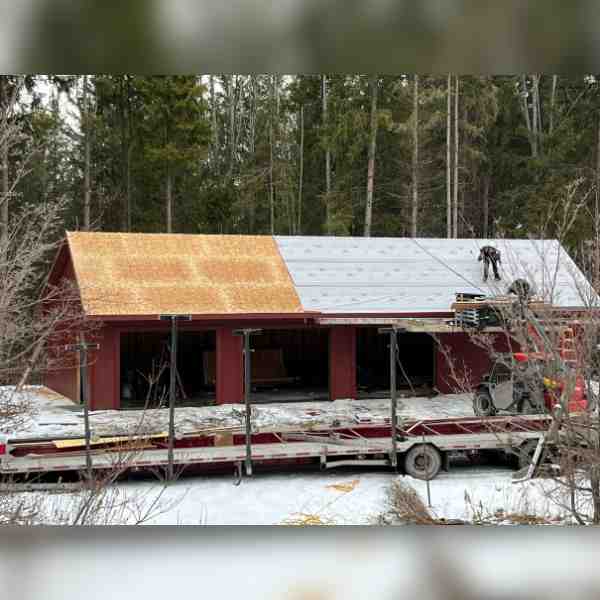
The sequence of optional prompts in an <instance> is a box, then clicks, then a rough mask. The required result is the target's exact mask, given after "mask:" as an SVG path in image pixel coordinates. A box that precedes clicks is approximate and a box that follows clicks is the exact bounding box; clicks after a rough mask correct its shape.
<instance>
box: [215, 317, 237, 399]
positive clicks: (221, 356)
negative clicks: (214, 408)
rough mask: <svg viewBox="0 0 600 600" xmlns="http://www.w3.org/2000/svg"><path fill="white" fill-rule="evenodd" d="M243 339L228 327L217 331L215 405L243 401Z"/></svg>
mask: <svg viewBox="0 0 600 600" xmlns="http://www.w3.org/2000/svg"><path fill="white" fill-rule="evenodd" d="M242 350H243V338H242V336H239V335H233V329H232V328H230V327H219V328H218V329H217V357H216V363H217V365H216V367H217V368H216V371H217V385H216V388H217V390H216V391H217V404H233V403H236V402H243V400H244V361H243V352H242Z"/></svg>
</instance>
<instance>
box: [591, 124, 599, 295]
mask: <svg viewBox="0 0 600 600" xmlns="http://www.w3.org/2000/svg"><path fill="white" fill-rule="evenodd" d="M596 135H597V138H596V189H595V195H594V269H593V281H592V285H593V286H594V287H596V286H597V285H598V284H600V113H598V130H597V133H596Z"/></svg>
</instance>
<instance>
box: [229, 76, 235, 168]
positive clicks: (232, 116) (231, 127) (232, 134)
mask: <svg viewBox="0 0 600 600" xmlns="http://www.w3.org/2000/svg"><path fill="white" fill-rule="evenodd" d="M233 77H234V76H233V75H230V76H229V79H228V80H227V95H228V96H229V177H232V175H233V163H234V162H235V94H234V89H233Z"/></svg>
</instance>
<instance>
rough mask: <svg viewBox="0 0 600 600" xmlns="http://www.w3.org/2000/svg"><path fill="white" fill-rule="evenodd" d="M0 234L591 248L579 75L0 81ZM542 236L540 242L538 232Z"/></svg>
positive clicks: (598, 159)
mask: <svg viewBox="0 0 600 600" xmlns="http://www.w3.org/2000/svg"><path fill="white" fill-rule="evenodd" d="M0 104H1V106H2V115H3V119H4V120H5V121H8V122H9V123H17V124H18V128H19V129H18V130H19V135H18V136H15V135H12V136H8V137H6V143H5V142H2V140H0V142H1V145H2V149H1V150H2V152H1V153H0V157H1V159H2V167H3V177H2V180H1V182H0V183H1V185H2V188H1V189H0V194H1V197H2V198H3V199H4V202H3V206H2V208H3V210H2V212H1V213H0V216H1V217H2V222H3V223H4V222H5V220H6V219H7V218H9V217H10V214H11V211H13V210H14V209H15V207H16V206H28V205H39V204H43V203H45V202H48V201H50V200H54V199H62V200H63V201H64V202H65V203H66V206H67V207H68V208H67V210H66V211H65V222H64V226H65V228H67V229H88V228H89V229H94V230H104V231H140V232H163V231H174V232H188V233H194V232H204V233H212V232H214V233H276V234H303V235H305V234H306V235H308V234H311V235H323V234H328V233H329V234H333V235H372V236H383V235H387V236H410V235H413V236H415V235H416V236H425V237H429V236H437V237H446V236H458V237H477V236H487V235H489V236H496V235H504V236H510V237H526V236H528V235H532V236H536V237H537V236H539V235H540V234H545V235H552V234H553V233H554V232H553V227H554V220H553V218H550V219H548V213H549V212H550V211H551V210H554V209H552V207H555V206H561V203H563V202H564V199H565V198H567V197H568V195H569V194H570V195H571V200H572V199H573V196H575V200H577V199H582V201H584V206H583V207H582V209H581V210H579V212H578V214H577V222H576V223H575V226H574V227H573V228H572V229H571V233H570V237H569V238H568V240H567V241H568V243H569V245H570V246H571V248H572V249H575V248H576V247H578V246H579V244H580V243H581V242H583V241H584V240H588V239H591V238H593V236H594V227H593V224H594V221H595V217H596V216H597V213H598V197H599V194H598V185H597V184H598V182H599V181H600V152H599V149H600V128H599V122H600V88H599V85H598V82H597V80H596V78H595V77H594V76H579V77H571V78H565V77H563V76H557V75H544V74H519V75H514V76H486V77H475V76H465V75H457V74H441V75H439V76H436V75H427V74H421V75H418V76H416V75H412V74H405V75H373V74H372V75H357V74H343V75H340V74H314V75H276V74H264V75H236V74H233V75H229V74H225V75H223V74H214V75H191V76H150V77H142V76H134V75H87V76H76V75H73V76H68V75H64V76H58V75H55V76H47V75H44V76H41V75H40V76H34V75H32V76H28V77H16V76H2V77H1V78H0ZM542 223H543V224H544V227H543V230H542V229H541V224H542Z"/></svg>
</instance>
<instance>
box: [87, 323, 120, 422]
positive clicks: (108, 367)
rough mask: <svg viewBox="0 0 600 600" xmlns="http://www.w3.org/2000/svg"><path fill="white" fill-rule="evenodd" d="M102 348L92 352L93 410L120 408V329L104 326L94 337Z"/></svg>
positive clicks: (91, 386)
mask: <svg viewBox="0 0 600 600" xmlns="http://www.w3.org/2000/svg"><path fill="white" fill-rule="evenodd" d="M94 337H95V339H94V341H96V342H98V344H99V345H100V348H99V350H98V351H96V352H90V357H89V361H90V368H89V394H90V407H91V409H92V410H99V409H110V408H120V405H121V374H120V367H121V335H120V332H119V330H118V329H115V328H113V327H111V326H110V325H106V326H104V327H103V328H102V329H101V331H100V332H99V333H98V334H97V335H96V336H94Z"/></svg>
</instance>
